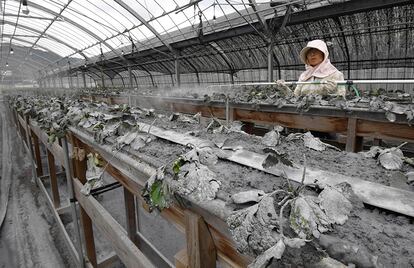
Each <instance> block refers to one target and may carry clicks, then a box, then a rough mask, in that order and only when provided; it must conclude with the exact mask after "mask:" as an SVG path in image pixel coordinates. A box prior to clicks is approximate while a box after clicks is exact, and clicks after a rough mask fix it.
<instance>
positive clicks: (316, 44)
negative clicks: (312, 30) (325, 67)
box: [299, 40, 329, 64]
mask: <svg viewBox="0 0 414 268" xmlns="http://www.w3.org/2000/svg"><path fill="white" fill-rule="evenodd" d="M311 48H316V49H317V50H320V51H321V52H322V53H323V54H324V55H325V57H324V59H326V58H328V56H329V52H328V47H327V46H326V43H325V42H324V41H322V40H312V41H310V42H308V44H307V45H306V47H304V48H302V50H301V51H300V54H299V55H300V59H301V61H302V62H303V63H304V64H308V63H307V61H306V54H308V51H309V49H311Z"/></svg>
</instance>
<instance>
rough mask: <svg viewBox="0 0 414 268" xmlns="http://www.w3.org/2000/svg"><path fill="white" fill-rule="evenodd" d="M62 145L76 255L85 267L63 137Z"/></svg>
mask: <svg viewBox="0 0 414 268" xmlns="http://www.w3.org/2000/svg"><path fill="white" fill-rule="evenodd" d="M62 147H63V154H64V161H65V174H66V181H67V184H68V194H69V201H70V210H71V213H72V220H73V227H74V230H75V237H76V240H77V244H78V245H77V247H78V256H79V262H80V264H81V267H82V268H83V267H85V261H84V258H83V251H82V240H81V236H80V231H79V225H78V215H77V213H76V203H75V202H76V201H75V194H74V192H73V181H72V175H71V174H72V163H71V161H70V160H69V148H68V142H67V140H66V137H65V138H62Z"/></svg>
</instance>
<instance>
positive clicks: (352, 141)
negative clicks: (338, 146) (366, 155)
mask: <svg viewBox="0 0 414 268" xmlns="http://www.w3.org/2000/svg"><path fill="white" fill-rule="evenodd" d="M357 133H358V119H357V118H353V117H351V118H348V129H347V132H346V147H345V150H346V151H347V152H359V151H361V150H362V137H359V136H357Z"/></svg>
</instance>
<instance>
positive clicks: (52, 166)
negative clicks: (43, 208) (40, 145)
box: [47, 150, 60, 208]
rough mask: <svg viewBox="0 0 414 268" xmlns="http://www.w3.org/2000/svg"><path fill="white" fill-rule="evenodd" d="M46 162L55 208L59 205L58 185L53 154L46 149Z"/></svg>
mask: <svg viewBox="0 0 414 268" xmlns="http://www.w3.org/2000/svg"><path fill="white" fill-rule="evenodd" d="M47 164H48V167H49V178H50V189H51V192H52V198H53V204H54V205H55V208H59V207H60V196H59V186H58V182H57V177H56V167H55V158H54V157H53V154H52V153H51V152H50V151H49V150H47Z"/></svg>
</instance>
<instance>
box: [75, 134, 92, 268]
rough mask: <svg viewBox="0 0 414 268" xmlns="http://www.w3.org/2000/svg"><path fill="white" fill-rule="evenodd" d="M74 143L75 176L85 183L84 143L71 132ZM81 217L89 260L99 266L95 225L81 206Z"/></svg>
mask: <svg viewBox="0 0 414 268" xmlns="http://www.w3.org/2000/svg"><path fill="white" fill-rule="evenodd" d="M71 138H72V145H73V155H72V157H73V158H74V165H73V167H74V171H73V172H74V176H75V177H76V178H78V179H79V181H80V182H81V183H82V184H84V183H85V182H86V169H87V164H86V155H85V154H86V153H85V150H84V149H82V143H81V141H79V140H78V139H77V138H76V137H75V136H74V135H72V134H71ZM80 218H81V223H82V227H83V228H82V229H83V235H84V239H85V247H86V255H87V257H88V260H89V262H90V263H91V264H92V266H93V267H95V268H96V267H98V262H97V259H96V250H95V240H94V237H93V227H92V220H91V218H90V217H89V216H88V214H87V213H86V211H85V209H84V208H83V207H82V206H80Z"/></svg>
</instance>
